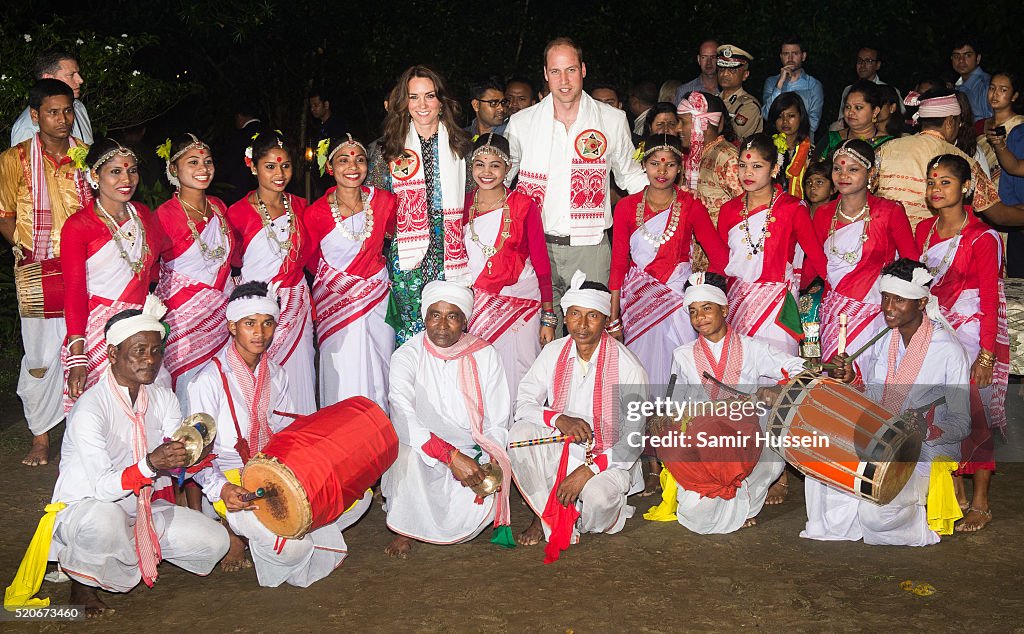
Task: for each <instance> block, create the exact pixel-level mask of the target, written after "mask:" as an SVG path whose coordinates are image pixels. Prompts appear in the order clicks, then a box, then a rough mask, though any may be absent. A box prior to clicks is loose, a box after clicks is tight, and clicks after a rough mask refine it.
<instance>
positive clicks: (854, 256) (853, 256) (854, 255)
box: [828, 198, 871, 264]
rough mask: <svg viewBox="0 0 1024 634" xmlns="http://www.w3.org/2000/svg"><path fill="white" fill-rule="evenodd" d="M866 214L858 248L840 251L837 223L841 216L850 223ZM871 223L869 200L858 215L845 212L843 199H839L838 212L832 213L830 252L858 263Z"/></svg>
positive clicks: (852, 262)
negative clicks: (838, 247)
mask: <svg viewBox="0 0 1024 634" xmlns="http://www.w3.org/2000/svg"><path fill="white" fill-rule="evenodd" d="M862 215H863V216H864V226H863V227H861V232H860V241H859V244H858V245H857V250H855V251H846V252H844V253H840V252H839V249H837V248H836V223H837V222H838V219H839V217H840V216H842V217H843V219H844V220H846V221H847V222H849V223H851V224H852V223H854V222H857V220H858V219H859V217H860V216H862ZM870 224H871V210H870V207H868V203H867V201H865V202H864V206H863V207H861V208H860V211H859V212H858V213H857V215H856V216H847V215H846V214H845V213H843V199H842V198H840V199H839V204H837V205H836V213H834V214H832V226H831V227H829V230H828V240H830V241H831V243H830V244H829V247H828V252H829V253H830V254H832V255H834V256H836V257H837V258H839V259H840V260H845V261H846V262H847V263H849V264H856V263H857V260H859V259H860V255H861V254H862V253H863V252H864V243H865V242H867V241H868V227H869V225H870Z"/></svg>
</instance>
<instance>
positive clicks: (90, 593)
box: [50, 295, 228, 617]
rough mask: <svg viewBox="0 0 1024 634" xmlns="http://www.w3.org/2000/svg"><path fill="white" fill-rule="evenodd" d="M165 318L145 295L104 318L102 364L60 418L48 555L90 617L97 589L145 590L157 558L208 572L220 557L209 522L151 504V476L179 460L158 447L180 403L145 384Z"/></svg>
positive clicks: (95, 611) (96, 607)
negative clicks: (63, 422) (63, 425)
mask: <svg viewBox="0 0 1024 634" xmlns="http://www.w3.org/2000/svg"><path fill="white" fill-rule="evenodd" d="M165 312H166V308H165V307H164V305H163V304H162V303H161V302H160V300H159V299H157V298H156V297H154V296H152V295H150V296H149V297H148V298H146V303H145V306H144V308H143V309H142V310H141V311H140V310H137V309H133V310H125V311H122V312H120V313H118V314H116V315H114V316H113V317H111V318H110V320H109V321H108V322H107V324H106V327H105V329H104V333H105V336H106V340H107V355H108V357H109V358H110V367H109V369H107V370H106V371H105V372H104V373H103V375H102V377H101V378H100V380H99V382H98V383H96V385H94V386H93V387H91V388H89V389H88V390H86V391H85V393H84V394H82V396H81V397H80V398H79V399H78V401H76V402H75V405H74V407H72V409H71V412H70V413H69V414H68V421H67V431H66V432H65V434H64V444H63V446H62V447H61V460H60V475H59V476H58V478H57V484H56V486H55V487H54V491H53V502H62V503H64V504H67V508H65V509H64V510H62V511H60V512H59V513H58V514H57V517H56V523H55V525H54V530H53V541H52V544H51V548H50V558H51V559H56V560H57V561H59V562H60V565H61V568H62V569H63V570H64V572H65V573H67V574H68V576H70V577H71V597H70V599H69V600H68V604H69V605H83V606H85V609H86V613H87V616H91V617H94V616H101V615H102V614H103V613H104V612H106V611H108V610H110V608H108V607H107V605H106V604H105V603H104V602H103V601H102V600H101V599H100V597H99V594H98V592H97V588H102V589H103V590H106V591H108V592H129V591H131V589H132V588H134V587H135V586H136V585H138V583H139V580H140V579H141V580H142V581H144V582H145V583H146V585H148V586H152V585H153V581H155V580H156V577H157V564H158V563H160V560H161V559H166V560H167V561H169V562H171V563H173V564H174V565H176V566H178V567H179V568H184V569H185V570H187V571H189V572H192V573H195V574H199V575H206V574H209V573H210V571H211V570H213V567H214V566H215V565H216V564H217V562H218V561H220V560H221V558H222V557H223V556H224V554H225V553H226V552H227V551H228V535H227V533H226V532H225V531H224V529H223V528H222V527H221V526H219V525H218V524H217V522H214V521H213V520H211V519H209V518H207V517H205V516H204V515H203V514H202V513H199V512H197V511H193V510H191V509H188V508H185V507H182V506H177V505H175V504H174V503H173V501H168V500H167V499H154V497H155V496H154V494H153V488H154V483H155V481H156V480H159V479H161V478H159V476H160V475H161V474H162V475H167V473H168V471H169V470H171V469H176V468H178V467H182V466H184V465H185V463H186V454H185V447H184V445H183V444H182V443H180V442H172V441H168V442H165V441H164V439H165V438H166V437H168V436H170V435H171V434H172V433H174V430H175V429H177V428H178V426H179V425H180V424H181V420H182V417H181V410H180V408H179V405H178V399H177V397H176V396H175V395H174V392H172V391H171V390H170V389H168V388H164V387H160V386H157V385H153V381H154V380H155V379H156V376H157V372H158V371H159V369H160V364H161V362H162V360H163V338H164V334H165V332H166V331H165V329H164V324H163V323H162V322H161V321H160V317H162V316H163V314H164V313H165ZM162 479H163V480H164V482H165V483H166V484H167V486H168V489H167V490H168V491H169V484H170V483H169V481H167V479H166V478H162ZM168 497H169V496H168Z"/></svg>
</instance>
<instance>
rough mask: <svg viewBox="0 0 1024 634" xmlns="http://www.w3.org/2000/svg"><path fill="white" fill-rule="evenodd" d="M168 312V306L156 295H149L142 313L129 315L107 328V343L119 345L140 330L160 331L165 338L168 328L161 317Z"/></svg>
mask: <svg viewBox="0 0 1024 634" xmlns="http://www.w3.org/2000/svg"><path fill="white" fill-rule="evenodd" d="M166 312H167V307H166V306H164V303H163V302H162V301H160V298H159V297H157V296H156V295H147V296H146V303H145V305H143V307H142V314H141V315H135V316H134V317H128V318H127V319H122V320H120V321H118V322H115V323H114V325H112V326H111V327H110V328H109V329H108V330H107V343H108V344H109V345H111V346H119V345H121V343H122V342H124V340H125V339H127V338H128V337H131V336H132V335H135V334H138V333H140V332H158V333H160V338H161V339H163V338H164V337H165V336H166V335H167V328H166V327H165V326H164V322H162V321H160V318H161V317H163V316H164V314H165V313H166Z"/></svg>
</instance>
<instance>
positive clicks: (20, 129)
mask: <svg viewBox="0 0 1024 634" xmlns="http://www.w3.org/2000/svg"><path fill="white" fill-rule="evenodd" d="M36 129H37V128H36V127H35V126H34V125H32V115H30V114H29V112H28V108H25V109H24V110H22V111H21V114H20V115H18V118H17V119H15V120H14V125H12V126H11V147H14V146H15V145H17V144H19V143H21V142H22V141H27V140H28V139H31V138H32V136H33V135H35V133H36ZM82 140H83V141H84V140H85V139H82Z"/></svg>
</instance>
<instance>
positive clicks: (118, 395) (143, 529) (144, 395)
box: [106, 372, 161, 588]
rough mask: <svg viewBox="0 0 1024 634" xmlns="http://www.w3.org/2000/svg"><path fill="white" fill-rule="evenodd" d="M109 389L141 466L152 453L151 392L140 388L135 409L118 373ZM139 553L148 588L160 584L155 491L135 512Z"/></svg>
mask: <svg viewBox="0 0 1024 634" xmlns="http://www.w3.org/2000/svg"><path fill="white" fill-rule="evenodd" d="M106 375H107V387H109V388H110V391H111V392H113V393H114V400H116V401H117V404H118V405H119V406H121V411H122V412H123V413H124V415H125V417H127V418H128V420H129V422H131V424H132V456H133V457H134V459H135V461H136V462H141V461H142V460H144V459H145V458H146V455H147V454H148V453H149V447H148V445H147V442H146V410H147V409H149V392H148V391H147V390H146V386H145V385H140V386H139V395H138V396H137V397H136V399H135V407H134V408H133V407H132V404H131V403H129V402H128V399H127V398H125V395H124V393H123V392H121V386H119V385H118V384H117V381H115V380H114V373H113V372H107V373H106ZM134 530H135V552H136V554H138V557H139V572H140V573H142V580H143V581H144V582H145V583H146V585H147V586H149V587H151V588H152V587H153V582H154V581H156V577H157V571H156V566H157V564H159V563H160V559H161V556H160V539H159V538H158V537H157V534H156V525H155V524H154V523H153V487H151V486H147V487H143V488H142V489H141V490H140V491H139V499H138V507H137V510H136V512H135V529H134Z"/></svg>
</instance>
